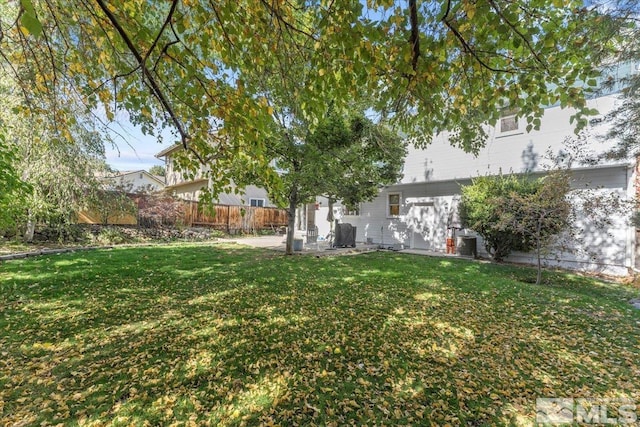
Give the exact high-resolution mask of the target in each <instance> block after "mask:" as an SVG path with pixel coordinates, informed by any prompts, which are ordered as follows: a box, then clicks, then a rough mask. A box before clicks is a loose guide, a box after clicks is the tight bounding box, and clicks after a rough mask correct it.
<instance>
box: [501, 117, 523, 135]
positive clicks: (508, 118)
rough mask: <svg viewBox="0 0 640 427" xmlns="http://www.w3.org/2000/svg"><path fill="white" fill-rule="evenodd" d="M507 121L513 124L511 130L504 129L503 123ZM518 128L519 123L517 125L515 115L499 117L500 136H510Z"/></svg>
mask: <svg viewBox="0 0 640 427" xmlns="http://www.w3.org/2000/svg"><path fill="white" fill-rule="evenodd" d="M507 120H508V121H510V122H512V123H514V124H515V128H513V129H504V125H505V123H507ZM519 128H520V123H518V117H516V115H515V114H511V115H508V116H504V117H500V134H511V133H514V132H517V131H518V130H519Z"/></svg>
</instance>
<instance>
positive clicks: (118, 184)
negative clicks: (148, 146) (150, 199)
mask: <svg viewBox="0 0 640 427" xmlns="http://www.w3.org/2000/svg"><path fill="white" fill-rule="evenodd" d="M101 179H102V181H103V182H104V183H105V185H106V186H107V187H112V188H117V189H121V190H123V191H125V192H127V193H155V192H157V191H162V190H163V189H164V187H165V184H164V178H163V177H161V176H156V175H152V174H150V173H149V172H147V171H145V170H137V171H124V172H116V173H115V174H113V175H109V176H104V177H102V178H101Z"/></svg>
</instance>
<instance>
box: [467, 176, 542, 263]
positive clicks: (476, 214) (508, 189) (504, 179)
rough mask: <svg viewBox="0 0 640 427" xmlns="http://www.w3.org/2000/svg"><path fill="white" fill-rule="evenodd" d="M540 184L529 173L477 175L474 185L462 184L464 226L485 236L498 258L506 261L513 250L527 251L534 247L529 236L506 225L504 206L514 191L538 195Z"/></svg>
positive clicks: (491, 251) (494, 255) (484, 238)
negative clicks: (504, 222) (502, 218)
mask: <svg viewBox="0 0 640 427" xmlns="http://www.w3.org/2000/svg"><path fill="white" fill-rule="evenodd" d="M540 185H541V184H540V182H539V181H535V180H531V179H530V178H529V177H527V176H516V175H502V174H500V175H497V176H482V177H478V178H475V179H474V180H473V181H472V183H471V185H466V186H463V187H462V199H461V201H460V219H461V222H462V225H463V226H464V227H465V228H470V229H472V230H474V231H476V232H477V233H478V234H480V235H481V236H482V238H483V240H484V244H485V249H486V250H487V252H489V254H491V256H492V257H493V259H494V260H496V261H502V260H503V259H504V258H505V257H506V256H508V255H509V254H510V253H511V252H512V251H517V250H522V251H526V250H528V249H529V248H530V247H531V245H530V242H529V241H530V239H529V237H528V236H526V235H524V234H523V233H520V232H516V231H514V230H512V229H510V228H505V227H504V226H503V224H502V223H501V215H502V214H503V211H502V210H501V207H503V206H506V205H507V197H508V196H509V195H510V194H513V193H515V194H519V195H521V196H526V195H529V194H534V193H535V192H536V191H537V189H538V188H539V187H540Z"/></svg>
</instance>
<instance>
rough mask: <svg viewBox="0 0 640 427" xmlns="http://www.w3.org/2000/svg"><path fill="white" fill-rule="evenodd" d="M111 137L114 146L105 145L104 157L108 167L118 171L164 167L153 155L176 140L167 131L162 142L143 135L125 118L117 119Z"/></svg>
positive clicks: (161, 160) (161, 161) (162, 162)
mask: <svg viewBox="0 0 640 427" xmlns="http://www.w3.org/2000/svg"><path fill="white" fill-rule="evenodd" d="M110 135H111V137H112V138H113V140H114V141H115V143H116V145H115V146H111V144H109V143H107V144H105V155H106V160H107V163H108V164H109V166H111V167H112V168H113V169H116V170H118V171H121V172H122V171H131V170H141V169H144V170H149V168H150V167H151V166H153V165H161V166H163V165H164V160H163V159H157V158H156V157H155V155H156V154H157V153H159V152H160V151H162V150H164V149H165V148H167V147H169V146H171V145H173V144H174V143H175V142H176V141H177V139H176V138H175V137H173V136H172V135H171V134H170V133H169V132H168V131H167V132H163V134H162V135H163V141H162V142H159V141H158V138H157V137H154V136H149V135H144V134H143V133H142V131H141V130H140V128H139V127H137V126H134V125H133V124H131V123H130V122H129V121H128V120H127V119H126V117H119V118H118V122H117V124H116V125H113V126H112V131H111V132H110Z"/></svg>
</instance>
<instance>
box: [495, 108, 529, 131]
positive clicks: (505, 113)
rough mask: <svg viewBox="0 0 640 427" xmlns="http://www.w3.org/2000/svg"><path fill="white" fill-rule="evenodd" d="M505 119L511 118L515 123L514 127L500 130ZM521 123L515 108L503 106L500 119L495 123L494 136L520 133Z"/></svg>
mask: <svg viewBox="0 0 640 427" xmlns="http://www.w3.org/2000/svg"><path fill="white" fill-rule="evenodd" d="M506 120H511V121H513V122H514V123H515V126H516V127H515V129H509V130H502V127H503V123H505V121H506ZM521 125H522V123H520V119H519V118H518V110H517V109H516V108H505V109H503V110H502V114H501V115H500V119H499V120H498V124H497V125H496V136H497V137H498V138H499V137H503V136H510V135H520V134H523V133H524V132H523V131H522V129H521Z"/></svg>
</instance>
